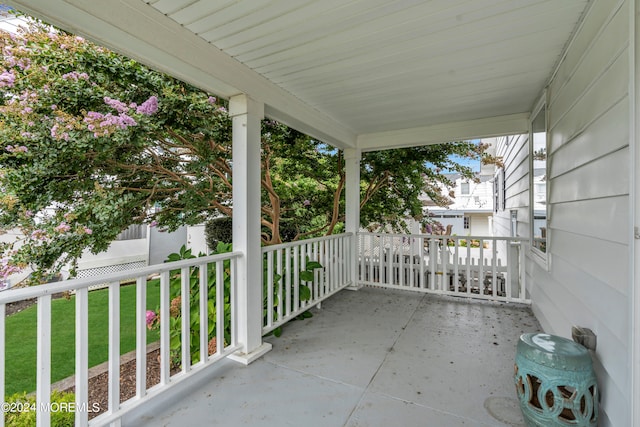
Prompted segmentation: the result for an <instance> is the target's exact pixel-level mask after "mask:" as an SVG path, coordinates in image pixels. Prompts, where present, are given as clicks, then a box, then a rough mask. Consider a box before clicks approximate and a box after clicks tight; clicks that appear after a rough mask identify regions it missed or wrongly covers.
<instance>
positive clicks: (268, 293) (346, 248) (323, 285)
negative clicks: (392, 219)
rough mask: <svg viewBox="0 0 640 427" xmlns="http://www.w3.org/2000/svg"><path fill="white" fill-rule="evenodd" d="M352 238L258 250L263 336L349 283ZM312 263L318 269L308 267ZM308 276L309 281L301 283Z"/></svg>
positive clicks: (342, 236) (345, 236) (347, 235)
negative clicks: (261, 256) (259, 256)
mask: <svg viewBox="0 0 640 427" xmlns="http://www.w3.org/2000/svg"><path fill="white" fill-rule="evenodd" d="M352 239H353V234H352V233H345V234H338V235H332V236H326V237H320V238H317V239H308V240H301V241H298V242H292V243H284V244H280V245H273V246H266V247H263V248H262V253H263V263H264V274H263V292H264V294H263V295H264V299H265V307H266V312H265V319H264V324H263V328H262V332H263V333H264V334H266V333H269V332H271V331H272V330H274V329H276V328H277V327H279V326H281V325H283V324H284V323H286V322H288V321H289V320H291V319H293V318H294V317H296V316H298V315H299V314H301V313H303V312H305V311H306V310H308V309H309V308H311V307H312V306H314V305H316V304H319V303H320V302H322V301H323V300H324V299H326V298H328V297H330V296H331V295H333V294H335V293H336V292H338V291H340V290H341V289H344V288H345V287H347V286H349V285H351V284H352V283H351V274H352V271H351V266H350V265H349V259H350V256H349V254H350V253H351V251H352V250H355V248H353V245H352ZM312 263H319V265H320V267H319V268H315V269H314V268H308V267H309V266H311V267H313V266H314V264H312ZM304 271H308V273H303V272H304ZM309 273H311V274H312V275H313V276H312V277H313V280H309V281H306V280H304V278H305V277H307V278H310V276H309Z"/></svg>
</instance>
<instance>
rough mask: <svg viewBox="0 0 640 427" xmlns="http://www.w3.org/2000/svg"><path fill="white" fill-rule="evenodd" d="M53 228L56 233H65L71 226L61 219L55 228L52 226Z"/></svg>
mask: <svg viewBox="0 0 640 427" xmlns="http://www.w3.org/2000/svg"><path fill="white" fill-rule="evenodd" d="M54 230H55V231H57V232H58V233H66V232H67V231H69V230H71V226H70V225H69V224H67V223H66V222H64V221H62V222H61V223H60V224H59V225H58V226H57V227H56V228H54Z"/></svg>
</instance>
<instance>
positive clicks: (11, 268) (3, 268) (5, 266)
mask: <svg viewBox="0 0 640 427" xmlns="http://www.w3.org/2000/svg"><path fill="white" fill-rule="evenodd" d="M21 270H22V269H21V268H20V267H18V266H17V265H13V264H11V260H9V258H7V257H3V258H2V261H1V262H0V276H2V278H3V279H6V278H7V277H9V276H11V275H12V274H15V273H19V272H20V271H21Z"/></svg>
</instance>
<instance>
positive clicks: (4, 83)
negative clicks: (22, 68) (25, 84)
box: [0, 70, 16, 87]
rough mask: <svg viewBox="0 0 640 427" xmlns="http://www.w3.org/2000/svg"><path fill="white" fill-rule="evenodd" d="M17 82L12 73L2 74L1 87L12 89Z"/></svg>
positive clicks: (0, 77) (0, 76)
mask: <svg viewBox="0 0 640 427" xmlns="http://www.w3.org/2000/svg"><path fill="white" fill-rule="evenodd" d="M15 82H16V75H15V74H14V73H13V70H11V71H7V70H5V71H3V72H2V73H0V87H12V86H13V85H14V84H15Z"/></svg>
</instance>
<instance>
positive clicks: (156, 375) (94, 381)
mask: <svg viewBox="0 0 640 427" xmlns="http://www.w3.org/2000/svg"><path fill="white" fill-rule="evenodd" d="M179 371H180V369H179V368H176V369H172V371H171V375H173V374H175V373H177V372H179ZM159 382H160V349H156V350H153V351H150V352H148V353H147V389H148V388H150V387H153V386H154V385H156V384H158V383H159ZM63 391H66V392H75V386H73V387H69V388H67V389H65V390H63ZM135 395H136V359H132V360H129V361H127V362H125V363H123V364H121V365H120V402H124V401H126V400H129V399H131V398H132V397H134V396H135ZM88 402H89V407H90V408H93V407H95V405H96V404H97V406H99V411H96V412H90V413H89V419H92V418H95V417H97V416H98V415H100V414H102V413H103V412H106V411H107V409H109V371H105V372H102V373H100V374H98V375H95V376H93V377H91V378H89V400H88Z"/></svg>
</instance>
